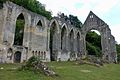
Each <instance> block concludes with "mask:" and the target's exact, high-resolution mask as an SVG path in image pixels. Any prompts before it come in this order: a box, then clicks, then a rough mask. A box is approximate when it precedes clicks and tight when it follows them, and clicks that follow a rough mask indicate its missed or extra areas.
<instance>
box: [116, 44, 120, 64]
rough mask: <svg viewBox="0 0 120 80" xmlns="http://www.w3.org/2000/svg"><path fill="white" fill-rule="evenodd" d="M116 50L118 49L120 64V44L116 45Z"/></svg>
mask: <svg viewBox="0 0 120 80" xmlns="http://www.w3.org/2000/svg"><path fill="white" fill-rule="evenodd" d="M116 49H117V59H118V62H120V44H116Z"/></svg>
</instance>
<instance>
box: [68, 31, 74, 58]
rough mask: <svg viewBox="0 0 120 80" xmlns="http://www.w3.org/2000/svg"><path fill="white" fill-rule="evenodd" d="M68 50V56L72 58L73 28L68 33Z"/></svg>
mask: <svg viewBox="0 0 120 80" xmlns="http://www.w3.org/2000/svg"><path fill="white" fill-rule="evenodd" d="M69 50H70V52H71V53H70V57H71V58H73V57H75V54H74V32H73V29H72V30H71V31H70V33H69Z"/></svg>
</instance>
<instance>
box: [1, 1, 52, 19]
mask: <svg viewBox="0 0 120 80" xmlns="http://www.w3.org/2000/svg"><path fill="white" fill-rule="evenodd" d="M6 1H11V2H13V3H15V4H18V5H20V6H23V7H24V8H26V9H28V10H30V11H32V12H35V13H37V14H40V15H42V16H45V17H46V18H48V19H51V18H52V16H51V12H50V11H47V10H46V9H45V6H44V5H43V4H41V3H40V2H39V1H37V0H0V3H4V2H6Z"/></svg>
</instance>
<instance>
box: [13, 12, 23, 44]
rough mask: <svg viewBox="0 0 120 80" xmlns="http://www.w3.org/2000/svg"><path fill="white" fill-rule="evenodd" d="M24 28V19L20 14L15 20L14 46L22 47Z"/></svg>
mask: <svg viewBox="0 0 120 80" xmlns="http://www.w3.org/2000/svg"><path fill="white" fill-rule="evenodd" d="M24 26H25V18H24V15H23V13H21V14H19V15H18V17H17V19H16V28H15V35H14V45H19V46H21V45H23V37H24Z"/></svg>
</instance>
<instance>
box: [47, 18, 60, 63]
mask: <svg viewBox="0 0 120 80" xmlns="http://www.w3.org/2000/svg"><path fill="white" fill-rule="evenodd" d="M59 36H60V35H59V25H58V22H57V21H56V20H55V19H54V20H52V21H51V22H50V46H49V47H50V57H51V61H55V60H57V54H58V50H59Z"/></svg>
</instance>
